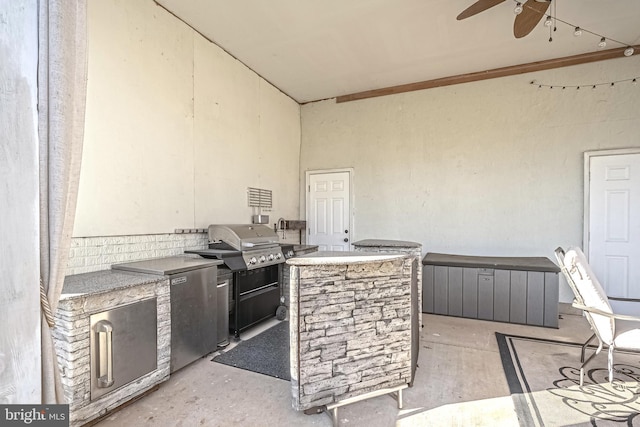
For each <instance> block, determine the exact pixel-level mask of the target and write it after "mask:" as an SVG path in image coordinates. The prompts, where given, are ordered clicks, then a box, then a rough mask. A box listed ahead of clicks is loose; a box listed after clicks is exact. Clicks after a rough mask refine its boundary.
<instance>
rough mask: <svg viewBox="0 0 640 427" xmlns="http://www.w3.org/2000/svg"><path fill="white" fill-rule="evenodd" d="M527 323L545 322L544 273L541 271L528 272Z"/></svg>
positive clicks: (541, 323)
mask: <svg viewBox="0 0 640 427" xmlns="http://www.w3.org/2000/svg"><path fill="white" fill-rule="evenodd" d="M527 324H528V325H536V326H542V325H543V324H544V273H543V272H540V271H529V272H528V273H527Z"/></svg>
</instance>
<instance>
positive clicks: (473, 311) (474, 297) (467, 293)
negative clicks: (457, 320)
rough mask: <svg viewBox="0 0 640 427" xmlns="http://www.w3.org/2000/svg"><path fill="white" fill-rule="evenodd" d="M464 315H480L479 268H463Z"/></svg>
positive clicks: (472, 316)
mask: <svg viewBox="0 0 640 427" xmlns="http://www.w3.org/2000/svg"><path fill="white" fill-rule="evenodd" d="M462 315H463V316H464V317H471V318H477V317H478V269H477V268H464V269H463V270H462Z"/></svg>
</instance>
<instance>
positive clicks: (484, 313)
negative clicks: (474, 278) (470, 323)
mask: <svg viewBox="0 0 640 427" xmlns="http://www.w3.org/2000/svg"><path fill="white" fill-rule="evenodd" d="M478 319H484V320H493V271H491V274H479V275H478Z"/></svg>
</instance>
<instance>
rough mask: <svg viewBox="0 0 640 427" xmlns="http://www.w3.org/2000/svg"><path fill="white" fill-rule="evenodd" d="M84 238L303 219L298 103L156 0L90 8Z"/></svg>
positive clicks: (80, 232)
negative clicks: (258, 204) (255, 209)
mask: <svg viewBox="0 0 640 427" xmlns="http://www.w3.org/2000/svg"><path fill="white" fill-rule="evenodd" d="M88 14H89V17H88V19H89V20H88V31H89V82H88V93H87V111H86V127H85V144H84V153H83V164H82V172H81V177H80V190H79V196H78V209H77V214H76V223H75V229H74V236H76V237H86V236H108V235H130V234H152V233H167V232H173V231H174V229H176V228H205V227H207V226H208V225H209V224H211V223H223V222H225V223H226V222H242V223H248V222H250V220H251V214H252V208H249V207H247V198H246V188H247V187H249V186H251V187H259V188H266V189H270V190H272V191H273V198H274V208H273V211H272V212H271V215H272V216H273V217H275V218H272V219H274V220H273V221H272V222H275V220H276V219H277V217H279V216H284V217H292V218H295V217H296V216H297V215H298V211H299V201H298V197H297V192H298V170H299V166H298V159H299V144H300V122H299V118H300V113H299V106H298V104H297V103H296V102H295V101H293V100H291V99H290V98H289V97H287V96H285V95H284V94H282V93H281V92H279V91H278V90H277V89H275V88H273V87H272V86H271V85H270V84H269V83H267V82H265V81H264V80H263V79H261V78H260V77H259V76H258V75H256V74H255V73H254V72H253V71H251V70H249V69H248V68H246V67H245V66H244V65H242V64H241V63H239V62H238V61H236V60H235V59H233V58H232V57H231V56H229V55H228V54H226V53H225V52H223V51H222V50H221V49H220V48H218V47H217V46H215V45H214V44H212V43H210V42H209V41H207V40H205V39H204V38H202V37H201V36H200V35H199V34H198V33H196V32H195V31H193V30H192V29H191V28H189V27H188V26H186V25H185V24H184V23H182V22H181V21H179V20H178V19H176V18H175V17H174V16H172V15H171V14H169V13H167V12H166V11H165V10H164V9H162V8H161V7H159V6H156V5H155V3H154V2H153V1H151V0H144V1H136V2H125V1H116V0H96V1H91V2H89V10H88Z"/></svg>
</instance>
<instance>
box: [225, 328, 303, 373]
mask: <svg viewBox="0 0 640 427" xmlns="http://www.w3.org/2000/svg"><path fill="white" fill-rule="evenodd" d="M212 360H213V361H214V362H218V363H223V364H225V365H229V366H234V367H236V368H240V369H245V370H247V371H253V372H258V373H260V374H265V375H269V376H271V377H275V378H280V379H283V380H287V381H289V380H290V379H291V374H290V370H289V322H286V321H285V322H280V323H278V324H276V325H275V326H273V327H271V328H269V329H267V330H265V331H264V332H262V333H260V334H258V335H256V336H255V337H253V338H250V339H248V340H246V341H242V342H240V343H239V344H238V345H236V346H235V347H233V348H232V349H230V350H229V351H225V352H224V353H222V354H220V355H218V356H216V357H214V358H213V359H212Z"/></svg>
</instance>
